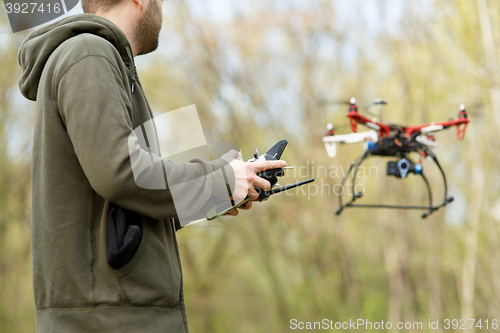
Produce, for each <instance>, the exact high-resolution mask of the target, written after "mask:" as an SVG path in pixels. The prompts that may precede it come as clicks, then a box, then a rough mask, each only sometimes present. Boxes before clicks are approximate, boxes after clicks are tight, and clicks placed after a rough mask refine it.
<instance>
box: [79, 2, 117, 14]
mask: <svg viewBox="0 0 500 333" xmlns="http://www.w3.org/2000/svg"><path fill="white" fill-rule="evenodd" d="M122 1H123V0H82V8H83V12H84V13H89V14H95V13H97V11H98V10H101V11H103V12H107V11H108V10H110V9H111V8H113V7H114V6H116V5H118V4H120V3H121V2H122Z"/></svg>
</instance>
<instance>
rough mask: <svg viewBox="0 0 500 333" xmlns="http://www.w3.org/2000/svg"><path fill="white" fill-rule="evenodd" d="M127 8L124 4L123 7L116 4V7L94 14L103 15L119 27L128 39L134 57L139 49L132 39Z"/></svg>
mask: <svg viewBox="0 0 500 333" xmlns="http://www.w3.org/2000/svg"><path fill="white" fill-rule="evenodd" d="M128 10H129V9H128V8H127V7H125V6H123V7H122V6H116V8H114V9H112V10H110V11H107V12H97V13H96V15H99V16H101V17H104V18H105V19H107V20H109V21H111V22H113V23H114V24H115V25H116V26H117V27H118V28H120V30H121V31H122V32H123V33H124V34H125V36H126V37H127V40H128V41H129V43H130V46H131V47H132V53H133V54H134V57H136V56H137V54H138V53H139V51H138V49H137V45H136V43H135V40H134V29H133V26H134V25H133V24H130V18H131V15H130V13H129V12H128ZM124 18H128V19H124Z"/></svg>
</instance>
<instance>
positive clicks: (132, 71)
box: [125, 44, 136, 92]
mask: <svg viewBox="0 0 500 333" xmlns="http://www.w3.org/2000/svg"><path fill="white" fill-rule="evenodd" d="M125 49H126V50H127V55H128V57H129V58H130V61H129V64H128V70H129V73H130V78H131V80H132V88H131V91H132V92H134V88H135V82H136V78H135V73H136V72H135V65H134V55H133V53H132V48H131V47H130V44H125Z"/></svg>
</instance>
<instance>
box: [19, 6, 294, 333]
mask: <svg viewBox="0 0 500 333" xmlns="http://www.w3.org/2000/svg"><path fill="white" fill-rule="evenodd" d="M82 6H83V8H84V11H85V12H86V13H91V14H82V15H76V16H72V17H69V18H66V19H64V20H61V21H59V22H57V23H55V24H52V25H50V26H47V27H44V28H41V29H39V30H38V31H35V32H34V33H32V34H31V35H29V36H28V37H27V38H26V40H25V41H24V43H23V45H22V46H21V48H20V50H19V62H20V64H21V66H22V68H23V74H22V77H21V80H20V83H19V85H20V89H21V92H22V93H23V95H24V96H25V97H26V98H28V99H30V100H33V101H36V121H35V132H34V144H33V208H32V254H33V283H34V293H35V305H36V319H37V332H40V333H42V332H44V333H45V332H57V333H59V332H64V333H71V332H120V333H121V332H147V333H151V332H188V326H187V320H186V313H185V309H184V301H183V293H182V273H181V265H180V259H179V252H178V247H177V241H176V237H175V230H176V225H175V223H174V222H173V221H174V218H176V217H177V216H178V212H177V211H176V209H175V206H174V204H173V199H172V195H171V193H170V190H169V188H168V187H167V188H166V189H164V190H151V189H145V188H142V187H139V186H138V185H137V183H136V182H135V179H134V175H133V170H132V166H131V158H130V156H131V155H133V154H138V155H140V154H143V153H144V154H146V155H147V154H150V152H144V151H143V150H142V148H140V147H139V148H137V149H136V151H133V152H130V151H129V146H128V138H129V135H130V134H131V133H132V131H133V130H134V129H135V128H137V127H138V126H141V125H142V124H144V123H145V122H147V121H149V120H150V119H151V118H152V113H151V110H150V108H149V105H148V103H147V100H146V98H145V95H144V92H143V90H142V87H141V84H140V81H139V79H138V77H137V73H136V70H135V66H134V57H135V56H137V55H141V54H146V53H149V52H152V51H153V50H155V49H156V48H157V46H158V34H159V31H160V28H161V21H162V13H161V1H160V0H82ZM149 139H150V140H152V139H151V138H149ZM152 141H154V140H152ZM149 144H150V145H155V144H156V143H155V142H149ZM129 153H130V155H129ZM226 155H227V154H226ZM232 158H234V155H233V156H232ZM232 158H229V159H228V158H227V156H226V159H227V160H229V161H231V160H232ZM284 165H285V162H283V161H275V162H254V163H244V162H241V161H239V160H233V161H231V163H230V164H228V162H227V161H226V160H223V159H219V160H216V161H213V162H206V161H203V160H200V159H193V160H191V161H190V162H189V163H174V162H171V161H165V160H164V161H162V162H161V163H155V164H154V165H153V166H152V167H153V168H162V169H163V170H164V172H165V174H166V175H167V178H168V177H170V178H174V179H175V180H176V182H178V183H179V182H180V183H182V181H189V180H191V179H194V178H200V177H201V178H202V179H204V180H205V181H204V182H203V183H202V185H201V186H200V187H199V189H198V191H199V193H197V195H195V196H192V195H186V200H187V201H188V203H189V205H188V206H189V207H193V209H201V206H203V205H204V203H205V201H208V200H209V197H211V196H214V195H215V196H220V195H221V193H222V196H223V195H224V193H223V192H224V191H221V188H224V189H226V184H228V185H229V186H230V187H231V192H232V194H233V199H234V200H235V201H236V202H239V201H241V200H243V198H245V197H246V196H247V195H248V196H249V197H250V198H251V199H253V200H255V199H256V198H257V192H256V191H255V189H254V186H258V187H260V188H264V189H268V187H269V186H270V185H269V183H268V182H267V181H265V180H263V179H262V178H259V177H257V176H256V173H257V172H259V171H262V170H265V169H272V168H277V167H283V166H284ZM219 170H224V171H225V175H226V176H225V179H227V181H226V180H225V179H221V176H220V175H221V172H216V171H219ZM141 175H142V174H141ZM221 184H222V185H221ZM225 195H227V192H226V193H225ZM250 206H251V204H248V205H246V206H245V207H244V208H246V209H248V208H250ZM236 214H237V211H236V210H233V211H232V212H231V215H236Z"/></svg>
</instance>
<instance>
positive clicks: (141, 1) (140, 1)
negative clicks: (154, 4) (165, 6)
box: [133, 0, 144, 10]
mask: <svg viewBox="0 0 500 333" xmlns="http://www.w3.org/2000/svg"><path fill="white" fill-rule="evenodd" d="M133 1H134V3H135V5H136V6H137V8H138V9H139V10H142V6H144V0H133Z"/></svg>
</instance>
